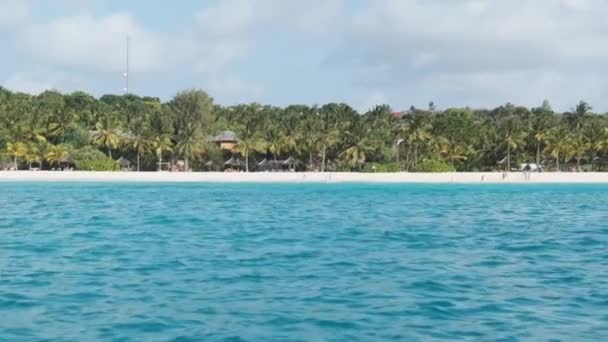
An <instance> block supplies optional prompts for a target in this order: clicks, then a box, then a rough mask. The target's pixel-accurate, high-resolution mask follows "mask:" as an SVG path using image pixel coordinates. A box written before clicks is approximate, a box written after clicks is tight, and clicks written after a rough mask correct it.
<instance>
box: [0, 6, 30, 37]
mask: <svg viewBox="0 0 608 342" xmlns="http://www.w3.org/2000/svg"><path fill="white" fill-rule="evenodd" d="M30 10H31V8H30V3H29V1H27V0H0V30H1V29H3V28H14V27H17V26H20V25H21V24H22V23H23V22H24V21H25V20H26V19H28V18H29V16H30Z"/></svg>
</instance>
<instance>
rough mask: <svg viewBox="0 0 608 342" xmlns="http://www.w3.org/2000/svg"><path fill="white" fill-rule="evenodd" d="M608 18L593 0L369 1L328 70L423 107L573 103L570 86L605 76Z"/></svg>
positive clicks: (605, 5) (606, 5) (604, 5)
mask: <svg viewBox="0 0 608 342" xmlns="http://www.w3.org/2000/svg"><path fill="white" fill-rule="evenodd" d="M606 15H608V2H606V1H597V0H510V1H490V0H461V1H448V0H426V1H418V0H384V1H373V0H369V1H367V2H365V4H364V5H363V6H362V7H361V8H359V10H357V11H356V12H355V14H354V15H353V17H352V18H351V20H350V23H349V25H348V27H347V32H348V33H347V36H346V39H345V43H344V44H343V45H341V46H340V47H339V48H337V49H336V50H335V51H333V52H332V53H331V54H330V55H329V56H328V58H327V59H326V61H325V63H324V66H325V67H327V68H344V69H350V70H353V79H352V82H353V83H354V84H356V85H358V86H359V87H369V86H370V85H371V86H373V87H375V88H378V87H384V88H389V87H390V88H392V89H393V90H395V89H401V90H404V89H412V88H414V89H412V90H413V91H414V93H413V94H411V93H408V94H411V95H410V96H412V97H414V98H415V99H416V100H418V101H423V100H422V99H423V98H426V99H424V101H428V98H432V97H436V96H440V97H447V96H448V94H456V93H458V94H459V96H461V97H466V98H468V99H474V101H475V102H476V103H483V104H484V105H485V104H487V105H495V104H500V103H503V102H505V101H507V100H510V99H521V100H525V101H531V100H532V98H531V96H529V95H530V94H535V96H538V98H536V99H534V102H538V101H540V100H542V99H543V98H544V97H545V96H546V97H555V98H559V97H561V96H562V95H567V96H566V97H567V98H569V96H572V93H567V89H572V88H575V87H573V86H568V82H567V80H568V79H572V80H584V79H589V78H592V75H593V74H594V73H596V72H597V70H605V69H606V68H605V67H604V66H603V64H604V60H605V59H606V58H608V26H605V25H603V21H604V19H603V18H604V17H605V16H606ZM535 77H536V78H540V80H542V81H539V79H535ZM554 81H555V82H558V81H559V83H560V85H563V86H565V88H558V87H554V86H552V83H551V82H554ZM448 82H450V83H452V85H454V84H457V85H458V86H454V87H453V88H457V89H451V88H452V87H451V86H446V83H448ZM492 82H503V83H502V84H500V83H497V84H496V86H495V84H494V83H492ZM595 83H597V82H595ZM411 84H414V86H411ZM427 85H428V86H429V87H428V88H427V87H426V86H427ZM430 85H432V87H431V86H430ZM531 86H539V87H543V88H540V89H530V87H531ZM453 90H458V91H457V92H455V91H453ZM543 94H544V96H543ZM454 98H455V97H452V98H449V99H450V100H453V99H454ZM489 98H491V99H493V100H495V101H498V102H493V103H490V100H488V99H489ZM569 100H574V99H570V98H569ZM524 104H527V103H524Z"/></svg>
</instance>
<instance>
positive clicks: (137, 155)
mask: <svg viewBox="0 0 608 342" xmlns="http://www.w3.org/2000/svg"><path fill="white" fill-rule="evenodd" d="M137 172H139V152H137Z"/></svg>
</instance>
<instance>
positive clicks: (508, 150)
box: [507, 143, 511, 172]
mask: <svg viewBox="0 0 608 342" xmlns="http://www.w3.org/2000/svg"><path fill="white" fill-rule="evenodd" d="M507 172H511V144H509V143H507Z"/></svg>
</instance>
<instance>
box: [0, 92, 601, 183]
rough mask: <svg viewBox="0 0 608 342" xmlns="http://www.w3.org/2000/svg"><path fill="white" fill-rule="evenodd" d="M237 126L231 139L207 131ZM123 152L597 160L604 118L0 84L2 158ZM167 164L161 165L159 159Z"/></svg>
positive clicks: (136, 158)
mask: <svg viewBox="0 0 608 342" xmlns="http://www.w3.org/2000/svg"><path fill="white" fill-rule="evenodd" d="M227 130H230V131H234V132H235V133H236V136H237V137H238V141H237V143H236V145H235V147H234V149H233V150H220V149H219V147H218V146H216V145H215V144H213V143H211V142H210V141H209V139H208V138H209V137H210V136H215V135H217V134H219V133H220V132H222V131H227ZM121 156H122V157H124V158H127V159H128V160H130V161H131V162H132V163H133V168H134V169H137V170H142V171H154V170H158V169H159V168H161V167H162V168H166V165H167V163H170V164H171V165H173V164H174V163H176V162H177V161H178V160H179V161H183V162H182V163H181V165H183V166H184V168H185V169H193V170H200V171H205V170H210V169H218V168H221V167H222V166H223V161H225V160H227V159H229V158H230V157H233V156H234V157H236V158H237V159H240V160H241V161H243V162H244V165H243V170H246V171H249V170H255V168H256V164H257V162H259V161H260V160H262V159H264V158H266V159H267V160H274V161H277V160H282V159H287V158H289V157H293V158H295V159H296V160H297V161H298V162H297V169H298V170H314V171H333V170H341V171H362V172H394V171H399V170H404V171H412V172H446V171H452V170H456V171H488V170H508V169H516V168H518V167H519V165H520V163H524V162H526V163H537V164H541V165H543V167H544V168H545V169H546V170H557V169H559V170H563V171H566V170H604V169H605V166H604V161H605V160H606V158H607V157H608V118H607V117H606V116H605V115H599V114H595V113H592V108H591V107H590V106H589V105H588V104H587V103H585V102H583V101H581V102H580V103H579V104H577V105H576V106H575V107H574V108H573V109H572V110H571V111H569V112H566V113H554V111H553V110H552V109H551V106H550V105H549V104H548V103H547V102H544V103H543V104H542V105H541V106H539V107H536V108H531V109H530V108H526V107H521V106H515V105H512V104H506V105H503V106H500V107H497V108H494V109H490V110H485V109H482V110H477V109H470V108H448V109H446V110H437V109H436V108H435V106H434V105H433V104H432V103H431V104H430V105H429V107H428V108H426V109H419V108H414V107H412V108H410V109H409V110H408V111H405V112H402V113H398V114H395V113H393V111H392V110H391V109H390V108H389V107H388V106H377V107H376V108H373V109H370V110H369V111H368V112H366V113H358V112H356V111H355V110H354V109H353V108H351V107H350V106H348V105H346V104H341V103H330V104H326V105H322V106H314V107H309V106H305V105H292V106H288V107H285V108H279V107H274V106H268V105H262V104H257V103H253V104H240V105H236V106H229V107H225V106H220V105H217V104H214V102H213V99H212V98H211V97H209V96H208V95H207V94H206V93H205V92H203V91H200V90H188V91H184V92H180V93H178V94H177V95H176V96H175V97H174V98H172V99H171V100H170V101H168V102H166V103H163V102H161V101H160V100H159V99H157V98H150V97H140V96H136V95H130V94H129V95H124V96H116V95H104V96H102V97H101V98H99V99H97V98H94V97H93V96H91V95H88V94H86V93H83V92H75V93H72V94H61V93H58V92H56V91H46V92H44V93H42V94H40V95H37V96H31V95H27V94H22V93H13V92H10V91H8V90H6V89H3V88H0V164H1V165H2V167H4V168H18V169H28V168H41V169H52V168H57V167H60V166H62V165H63V164H64V163H70V164H71V165H74V166H75V167H76V168H77V169H81V170H115V169H116V168H117V167H116V165H115V163H114V160H116V159H118V158H119V157H121ZM163 165H165V166H163Z"/></svg>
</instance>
